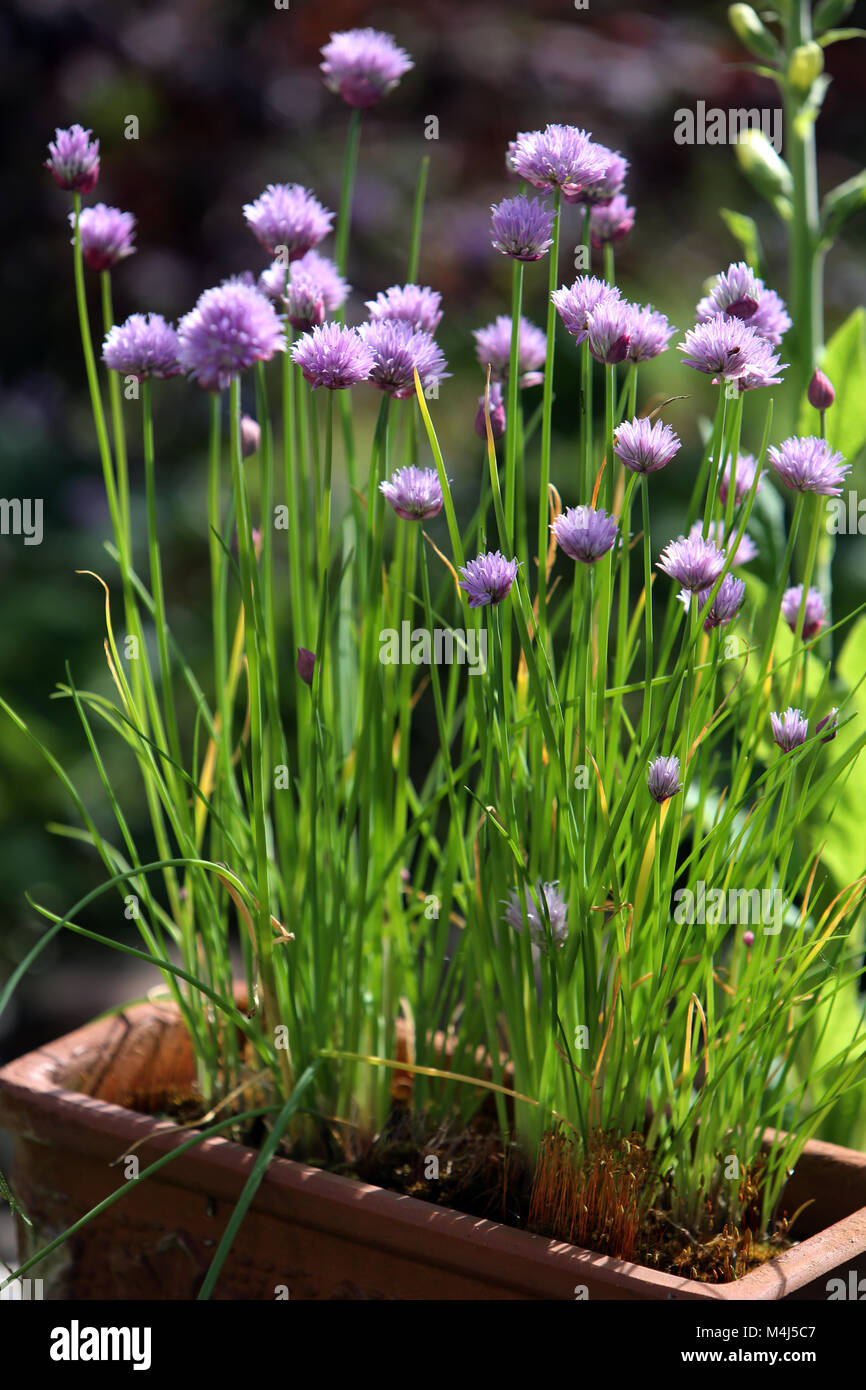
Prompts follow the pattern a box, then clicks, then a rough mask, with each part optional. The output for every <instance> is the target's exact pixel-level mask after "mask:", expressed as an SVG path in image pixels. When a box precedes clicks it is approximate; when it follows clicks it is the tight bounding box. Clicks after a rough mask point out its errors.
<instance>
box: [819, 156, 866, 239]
mask: <svg viewBox="0 0 866 1390" xmlns="http://www.w3.org/2000/svg"><path fill="white" fill-rule="evenodd" d="M862 207H866V169H861V171H860V173H859V174H855V175H854V177H853V178H850V179H846V180H845V182H844V183H840V184H837V186H836V187H835V188H832V189H831V190H830V192H829V193H828V194H827V196H826V198H825V199H824V202H823V204H822V207H821V236H822V238H823V240H824V242H825V243H826V244H827V245H828V246H829V245H830V244H831V242H832V241H833V238H834V237H835V236H836V235H837V234H838V232H839V231H840V230H841V229H842V227H843V226H844V225H845V223H846V222H847V221H848V218H849V217H853V216H854V214H855V212H859V211H860V209H861V208H862Z"/></svg>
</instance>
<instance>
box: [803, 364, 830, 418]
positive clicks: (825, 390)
mask: <svg viewBox="0 0 866 1390" xmlns="http://www.w3.org/2000/svg"><path fill="white" fill-rule="evenodd" d="M807 395H808V397H809V404H810V405H811V406H812V407H813V408H814V409H815V410H829V409H830V406H831V405H832V404H833V402H834V401H835V399H836V392H835V391H834V390H833V383H832V381H831V380H830V378H829V377H827V376H825V375H824V373H823V372H819V371H818V369H817V368H816V369H815V371H814V372H813V373H812V380H811V381H810V382H809V390H808V392H807Z"/></svg>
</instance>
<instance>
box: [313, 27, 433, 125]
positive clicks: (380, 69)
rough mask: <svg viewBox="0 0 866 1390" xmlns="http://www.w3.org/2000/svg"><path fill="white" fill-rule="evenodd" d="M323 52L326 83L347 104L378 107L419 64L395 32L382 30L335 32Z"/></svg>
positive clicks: (322, 65) (322, 68)
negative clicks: (410, 55) (400, 42)
mask: <svg viewBox="0 0 866 1390" xmlns="http://www.w3.org/2000/svg"><path fill="white" fill-rule="evenodd" d="M321 52H322V57H323V58H324V60H325V61H324V62H323V63H321V64H320V65H319V66H320V68H321V70H322V72H323V73H324V77H325V85H326V86H327V87H329V88H330V90H331V91H332V92H336V93H337V95H338V96H341V97H342V98H343V101H344V102H345V103H346V105H347V106H360V107H366V106H375V105H376V102H377V101H379V100H380V99H381V98H382V97H383V96H385V95H386V94H387V93H388V92H391V91H393V90H394V88H395V87H396V86H397V83H398V82H399V81H400V78H401V77H403V75H404V74H405V73H407V72H409V71H410V69H411V68H413V67H414V66H415V64H414V63H413V62H412V59H411V58H410V57H409V54H408V53H406V52H405V51H404V50H403V49H402V48H398V46H397V44H396V42H395V41H394V38H393V37H392V35H391V34H383V33H382V32H381V31H380V30H379V29H346V30H344V31H343V32H342V33H339V34H331V37H330V39H329V41H328V42H327V43H326V44H325V45H324V47H323V48H322V50H321Z"/></svg>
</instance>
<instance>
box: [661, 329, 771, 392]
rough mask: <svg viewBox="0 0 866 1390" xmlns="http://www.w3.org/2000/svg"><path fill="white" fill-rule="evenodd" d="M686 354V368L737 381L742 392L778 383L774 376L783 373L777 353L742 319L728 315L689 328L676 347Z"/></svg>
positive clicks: (717, 377) (725, 379)
mask: <svg viewBox="0 0 866 1390" xmlns="http://www.w3.org/2000/svg"><path fill="white" fill-rule="evenodd" d="M677 346H678V348H679V350H680V351H681V352H684V353H686V357H685V363H686V366H687V367H694V369H695V371H697V372H706V373H707V374H708V375H709V376H712V377H715V378H716V379H719V378H721V379H722V380H724V381H736V382H737V385H738V386H740V388H741V389H743V390H749V389H751V388H754V387H757V386H773V385H776V384H778V383H779V382H780V381H781V379H782V378H781V377H780V376H776V375H774V373H776V372H779V371H782V370H783V368H782V367H781V366H780V364H779V358H778V354H777V353H774V352H773V348H772V345H771V344H770V343H768V342H767V340H766V338H762V337H761V336H760V334H758V333H756V332H755V330H754V329H753V328H750V327H749V325H748V324H747V323H743V321H742V319H738V318H731V317H730V316H729V315H728V314H717V315H716V316H715V318H711V319H708V320H707V321H706V322H705V323H699V324H698V325H697V326H696V327H695V328H690V329H689V330H688V331H687V333H686V336H685V341H684V342H682V343H678V344H677Z"/></svg>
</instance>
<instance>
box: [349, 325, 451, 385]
mask: <svg viewBox="0 0 866 1390" xmlns="http://www.w3.org/2000/svg"><path fill="white" fill-rule="evenodd" d="M358 336H359V338H360V339H361V341H362V342H364V343H365V344H366V345H367V347H368V348H369V349H370V352H371V353H372V356H373V367H372V370H371V372H370V377H371V380H372V381H373V383H374V385H376V386H378V387H379V390H380V391H387V393H388V395H389V396H393V397H394V399H395V400H406V399H407V398H408V397H409V396H414V394H415V376H414V373H415V372H416V371H417V373H418V376H419V378H420V380H421V385H422V387H423V388H424V389H425V390H426V389H427V387H428V386H435V385H436V384H437V383H438V382H440V381H441V380H442V379H443V377H446V376H449V375H450V373H449V372H447V371H446V370H445V368H446V367H447V365H448V364H447V362H446V361H445V358H444V357H443V356H442V353H441V351H440V349H439V347H438V346H437V344H436V343H435V342H434V340H433V339H432V338H431V336H430V334H429V333H424V332H416V331H415V329H414V328H413V327H412V325H411V323H406V321H405V320H404V319H378V320H375V321H374V322H373V323H362V324H361V327H360V328H359V329H358Z"/></svg>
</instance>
